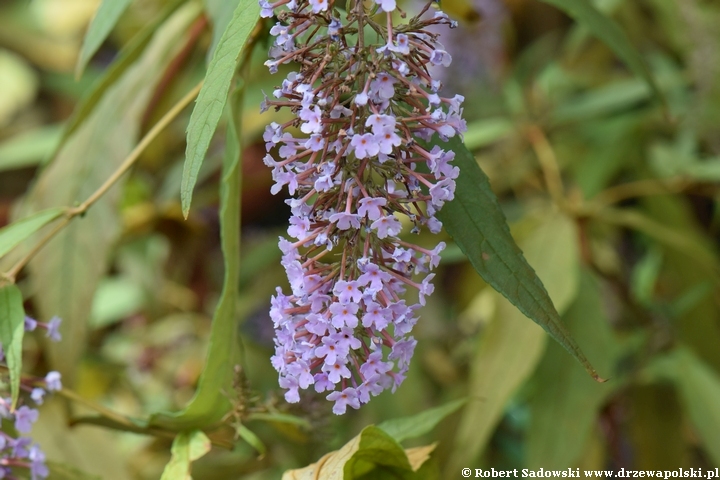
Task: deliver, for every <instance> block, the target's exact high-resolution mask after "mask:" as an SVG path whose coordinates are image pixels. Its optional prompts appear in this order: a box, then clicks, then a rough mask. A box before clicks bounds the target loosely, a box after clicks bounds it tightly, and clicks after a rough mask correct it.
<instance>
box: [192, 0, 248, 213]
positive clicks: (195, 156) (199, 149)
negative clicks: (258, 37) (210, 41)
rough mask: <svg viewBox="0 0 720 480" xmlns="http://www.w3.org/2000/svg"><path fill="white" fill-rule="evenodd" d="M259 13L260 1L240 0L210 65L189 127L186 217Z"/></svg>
mask: <svg viewBox="0 0 720 480" xmlns="http://www.w3.org/2000/svg"><path fill="white" fill-rule="evenodd" d="M259 14H260V6H259V5H258V3H257V2H254V1H252V0H247V1H242V2H240V3H238V5H237V7H235V12H234V13H233V16H232V19H231V20H230V22H229V23H228V25H227V27H226V28H225V31H224V32H223V34H222V37H220V40H219V41H218V44H217V49H216V50H215V53H214V55H213V57H212V60H210V65H208V70H207V73H206V74H205V81H204V83H203V87H202V90H200V95H199V96H198V99H197V103H196V104H195V108H194V109H193V113H192V115H191V116H190V123H189V124H188V128H187V149H186V151H185V166H184V167H183V176H182V184H181V187H180V196H181V199H182V208H183V214H184V215H185V216H186V217H187V215H188V212H189V211H190V202H191V201H192V195H193V190H194V189H195V182H197V177H198V173H199V172H200V167H201V166H202V163H203V161H204V160H205V154H206V153H207V150H208V147H209V146H210V140H212V137H213V134H214V133H215V129H216V128H217V124H218V121H220V116H221V115H222V111H223V107H224V106H225V102H226V100H227V96H228V90H229V89H230V84H231V82H232V78H233V74H234V73H235V69H236V68H237V66H238V61H239V60H240V54H241V53H242V51H243V46H244V45H245V42H246V41H247V40H248V37H249V36H250V33H251V32H252V29H253V27H254V26H255V24H256V23H257V19H258V18H259Z"/></svg>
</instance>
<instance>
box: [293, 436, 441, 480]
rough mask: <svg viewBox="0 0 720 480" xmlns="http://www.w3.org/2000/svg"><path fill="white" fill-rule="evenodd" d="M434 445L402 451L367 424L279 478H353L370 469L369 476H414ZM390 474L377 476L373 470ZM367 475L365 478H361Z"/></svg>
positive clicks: (394, 442)
mask: <svg viewBox="0 0 720 480" xmlns="http://www.w3.org/2000/svg"><path fill="white" fill-rule="evenodd" d="M434 448H435V445H428V446H426V447H419V448H412V449H408V450H403V448H402V447H401V446H400V444H399V443H398V442H397V441H396V440H395V439H393V438H392V437H391V436H390V435H388V434H387V433H385V432H384V431H383V430H381V429H380V428H378V427H376V426H374V425H370V426H369V427H366V428H365V429H363V431H362V432H360V435H358V436H357V437H355V438H353V439H352V440H350V441H349V442H348V443H347V444H345V446H344V447H342V448H341V449H340V450H338V451H336V452H331V453H328V454H327V455H325V456H324V457H323V458H321V459H320V460H319V461H318V462H317V463H313V464H312V465H309V466H307V467H305V468H301V469H298V470H288V471H287V472H285V473H284V474H283V476H282V480H354V479H358V478H360V477H362V476H363V475H366V474H368V473H370V472H373V473H372V474H371V475H370V477H369V478H396V479H415V478H418V476H417V475H414V472H417V471H418V469H419V468H420V467H421V466H422V465H423V463H425V461H426V460H427V459H428V458H429V456H430V453H431V452H432V451H433V450H434ZM376 469H377V470H378V471H379V472H382V473H391V475H384V476H382V477H381V476H378V475H376V472H375V470H376ZM363 478H368V477H363Z"/></svg>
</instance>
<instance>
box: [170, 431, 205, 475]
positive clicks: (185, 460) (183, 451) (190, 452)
mask: <svg viewBox="0 0 720 480" xmlns="http://www.w3.org/2000/svg"><path fill="white" fill-rule="evenodd" d="M210 448H211V444H210V439H209V438H208V437H207V436H206V435H205V434H204V433H203V432H201V431H200V430H193V431H191V432H182V433H180V434H178V436H177V437H175V440H173V444H172V449H171V450H170V453H171V455H172V457H171V458H170V462H168V464H167V465H166V466H165V470H163V473H162V477H160V480H191V477H190V464H191V463H192V462H194V461H195V460H197V459H198V458H200V457H202V456H203V455H205V454H206V453H207V452H209V451H210Z"/></svg>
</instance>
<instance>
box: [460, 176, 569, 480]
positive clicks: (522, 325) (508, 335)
mask: <svg viewBox="0 0 720 480" xmlns="http://www.w3.org/2000/svg"><path fill="white" fill-rule="evenodd" d="M461 176H462V173H461ZM446 207H447V205H446ZM543 220H544V221H543V222H542V223H541V224H540V226H539V227H538V228H536V229H535V230H534V231H532V233H531V234H529V236H528V237H527V238H526V239H525V240H524V241H523V242H522V245H523V248H524V249H525V251H526V252H527V256H528V260H529V261H530V262H532V264H533V265H535V267H536V268H537V270H538V275H539V276H540V278H542V279H543V281H544V282H545V284H546V285H547V286H548V290H549V292H550V295H551V297H552V299H553V300H554V302H555V304H556V305H557V306H558V309H559V310H560V311H561V312H563V311H564V310H565V309H566V308H567V307H568V306H569V305H570V304H571V302H572V301H573V299H574V297H575V292H576V291H577V285H578V280H579V278H578V273H579V272H578V251H577V250H578V247H577V232H576V231H575V228H574V225H573V223H572V221H571V220H570V219H568V218H566V217H564V216H562V215H559V214H552V215H550V216H546V218H544V219H543ZM483 293H484V292H481V294H480V295H482V294H483ZM491 298H492V299H493V301H494V315H493V316H492V319H491V321H490V324H489V325H488V326H487V327H486V330H485V331H484V332H483V334H482V336H481V338H480V341H479V344H478V348H477V354H476V356H475V358H474V359H473V360H472V364H471V367H470V387H469V396H470V398H471V401H470V402H469V403H468V404H467V406H466V407H465V408H464V409H463V414H462V418H461V420H460V426H459V428H458V433H457V437H456V439H455V450H454V453H453V455H452V457H451V462H450V463H451V465H452V467H451V470H450V471H456V470H459V469H460V468H463V467H464V466H467V465H469V464H471V463H472V462H473V461H474V460H475V459H476V458H477V456H478V455H479V454H480V452H481V451H482V450H483V449H484V448H485V446H486V445H487V442H488V440H489V439H490V437H491V435H492V433H493V432H494V430H495V427H496V426H497V424H498V423H499V422H500V420H501V418H502V416H503V413H504V412H505V408H506V405H507V403H508V401H509V400H510V399H511V398H512V396H513V395H514V394H515V392H516V391H517V390H518V388H519V387H520V386H521V385H522V384H523V383H524V382H525V380H526V379H527V378H529V377H530V375H531V374H532V372H533V370H534V369H535V367H536V365H537V364H538V362H539V361H540V359H541V357H542V353H543V351H544V349H545V344H546V341H547V335H545V333H544V332H543V330H542V329H541V328H539V327H538V326H537V325H534V324H532V323H530V322H528V321H527V318H525V316H524V315H523V314H522V313H521V312H520V311H519V310H518V309H517V308H515V307H513V305H512V304H511V303H510V302H508V301H507V300H506V299H505V298H503V297H502V296H501V295H500V294H499V293H497V292H492V296H491ZM473 304H475V305H478V306H480V305H481V302H473ZM482 308H487V307H482Z"/></svg>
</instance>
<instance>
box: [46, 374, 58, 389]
mask: <svg viewBox="0 0 720 480" xmlns="http://www.w3.org/2000/svg"><path fill="white" fill-rule="evenodd" d="M45 385H46V386H47V389H48V391H49V392H57V391H58V390H62V383H61V382H60V372H55V371H52V372H48V374H47V375H45Z"/></svg>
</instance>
